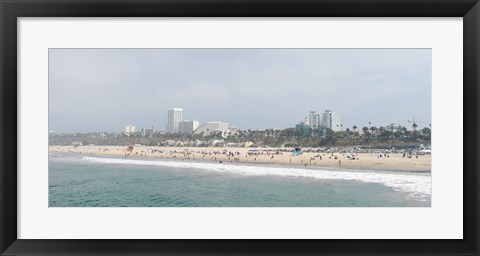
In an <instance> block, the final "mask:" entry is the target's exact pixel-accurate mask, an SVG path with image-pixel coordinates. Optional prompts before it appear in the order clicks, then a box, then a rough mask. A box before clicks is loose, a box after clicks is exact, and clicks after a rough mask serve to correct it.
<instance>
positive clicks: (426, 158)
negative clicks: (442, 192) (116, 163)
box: [49, 146, 431, 172]
mask: <svg viewBox="0 0 480 256" xmlns="http://www.w3.org/2000/svg"><path fill="white" fill-rule="evenodd" d="M127 148H128V147H122V146H78V147H73V146H50V147H49V152H50V153H52V154H55V153H72V154H73V153H74V154H82V155H86V156H117V157H121V158H127V159H138V158H158V159H176V160H183V161H193V162H194V161H214V162H222V163H227V162H228V163H230V162H232V163H257V164H258V163H259V164H281V165H289V166H308V167H315V166H318V167H335V168H345V169H359V170H384V171H424V172H430V171H431V155H419V156H415V155H412V157H411V158H408V157H403V154H387V157H385V156H384V155H383V154H382V157H380V153H372V154H369V153H359V154H356V155H355V158H356V159H355V160H353V159H352V158H351V157H350V158H349V157H348V156H350V154H348V153H339V152H336V153H318V152H315V153H313V152H304V153H303V154H302V155H298V156H292V154H291V153H290V152H281V153H280V154H275V151H272V150H274V149H262V148H259V151H260V153H261V154H260V155H256V156H255V155H248V150H249V148H232V147H224V148H220V147H203V148H202V147H147V146H142V147H134V148H133V150H132V151H131V152H129V151H128V150H127ZM224 150H227V151H229V152H234V156H227V155H225V154H223V151H224ZM268 150H270V151H268ZM236 152H238V153H239V154H235V153H236Z"/></svg>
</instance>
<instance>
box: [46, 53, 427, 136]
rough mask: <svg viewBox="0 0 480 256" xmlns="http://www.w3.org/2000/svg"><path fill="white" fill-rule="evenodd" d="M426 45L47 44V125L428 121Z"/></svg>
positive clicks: (108, 127) (77, 128)
mask: <svg viewBox="0 0 480 256" xmlns="http://www.w3.org/2000/svg"><path fill="white" fill-rule="evenodd" d="M431 61H432V52H431V50H430V49H50V51H49V125H50V130H53V131H56V132H59V133H64V132H93V131H109V132H111V131H117V132H120V131H121V130H122V128H123V126H124V125H127V124H132V125H135V126H137V130H140V129H141V128H146V127H152V126H154V127H156V128H157V129H159V130H165V125H166V122H167V110H168V109H169V108H172V107H180V108H183V109H184V113H183V116H184V119H186V120H191V119H196V120H199V121H200V123H202V122H207V121H223V122H228V123H229V124H230V125H234V126H237V127H238V128H240V129H265V128H279V129H283V128H287V127H294V126H295V124H296V123H298V122H299V121H300V120H303V119H304V118H305V117H306V116H308V113H309V111H311V110H313V111H316V112H324V111H325V110H326V109H329V110H332V111H333V112H337V113H339V114H340V118H341V123H342V124H343V129H345V128H350V129H351V128H352V126H353V125H357V126H358V127H359V128H361V127H363V126H368V122H371V123H372V124H371V125H372V126H377V127H379V126H384V125H387V124H390V123H399V124H402V125H404V126H408V127H409V129H410V128H411V125H409V124H408V122H407V120H410V119H411V118H412V117H415V119H416V120H420V121H424V122H423V123H422V122H419V123H418V126H419V128H423V127H428V125H429V124H430V123H431V121H430V120H431V87H432V86H431V69H432V65H431Z"/></svg>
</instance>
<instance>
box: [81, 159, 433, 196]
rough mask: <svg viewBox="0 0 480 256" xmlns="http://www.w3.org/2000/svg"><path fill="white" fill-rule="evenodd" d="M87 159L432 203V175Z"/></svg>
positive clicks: (164, 161)
mask: <svg viewBox="0 0 480 256" xmlns="http://www.w3.org/2000/svg"><path fill="white" fill-rule="evenodd" d="M83 159H84V160H86V161H88V162H92V163H101V164H124V165H147V166H164V167H171V168H190V169H201V170H207V171H213V172H219V173H230V174H237V175H248V176H268V175H270V176H282V177H304V178H314V179H320V180H345V181H355V182H363V183H378V184H382V185H384V186H388V187H391V188H392V189H394V190H396V191H399V192H406V193H408V194H409V195H410V196H412V197H414V198H415V199H418V200H430V197H431V181H432V180H431V176H430V174H428V175H425V174H417V173H412V174H404V173H383V172H374V171H363V170H362V171H355V170H342V171H338V170H332V169H327V168H317V169H302V168H286V167H277V166H268V165H264V166H259V165H240V164H238V165H236V164H220V163H199V162H179V161H169V160H131V159H116V158H98V157H84V158H83Z"/></svg>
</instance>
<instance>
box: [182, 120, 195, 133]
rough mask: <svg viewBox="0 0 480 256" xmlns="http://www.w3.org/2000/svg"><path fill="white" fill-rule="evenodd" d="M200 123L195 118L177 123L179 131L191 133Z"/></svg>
mask: <svg viewBox="0 0 480 256" xmlns="http://www.w3.org/2000/svg"><path fill="white" fill-rule="evenodd" d="M199 124H200V123H199V122H198V121H197V120H185V121H182V122H179V123H178V131H179V133H184V134H192V133H193V132H194V131H195V130H196V129H197V128H198V125H199Z"/></svg>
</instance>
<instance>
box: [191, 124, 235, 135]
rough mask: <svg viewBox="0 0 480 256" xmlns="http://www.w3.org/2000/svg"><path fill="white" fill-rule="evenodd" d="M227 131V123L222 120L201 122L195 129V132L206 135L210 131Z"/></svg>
mask: <svg viewBox="0 0 480 256" xmlns="http://www.w3.org/2000/svg"><path fill="white" fill-rule="evenodd" d="M226 131H228V123H223V122H207V123H204V124H201V125H200V126H199V127H198V128H197V129H196V130H195V134H202V133H203V136H208V135H210V134H212V133H216V132H221V133H222V134H223V133H225V132H226Z"/></svg>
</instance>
